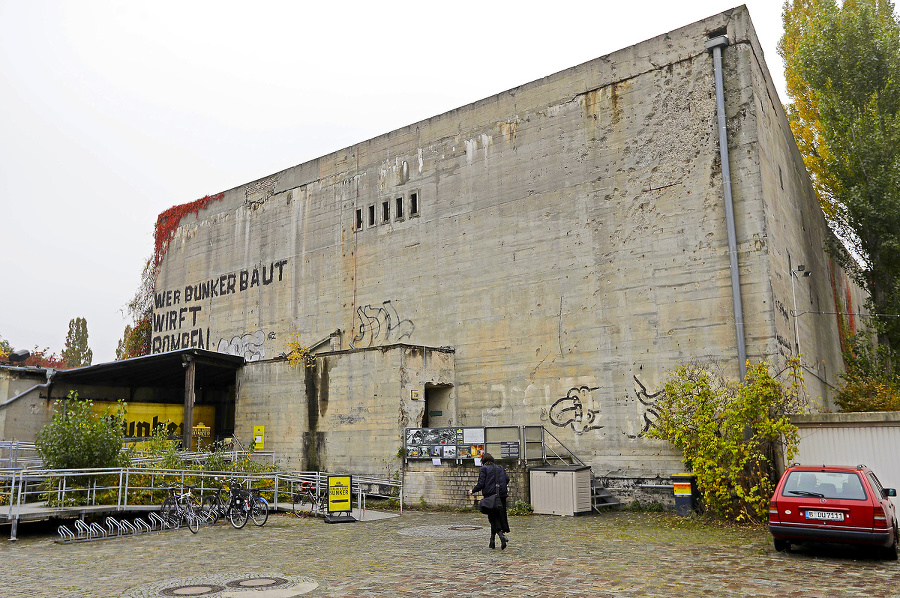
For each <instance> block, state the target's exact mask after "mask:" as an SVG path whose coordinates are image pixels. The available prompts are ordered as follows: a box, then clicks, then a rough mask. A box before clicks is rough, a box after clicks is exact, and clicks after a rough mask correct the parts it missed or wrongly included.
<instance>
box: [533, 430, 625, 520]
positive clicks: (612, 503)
mask: <svg viewBox="0 0 900 598" xmlns="http://www.w3.org/2000/svg"><path fill="white" fill-rule="evenodd" d="M541 428H542V436H543V435H549V436H550V438H552V439H553V440H555V441H556V443H557V444H558V445H559V447H560V449H561V450H559V451H557V450H555V449H554V448H553V446H552V445H550V444H548V443H547V442H546V439H545V438H542V439H541V444H542V445H543V452H544V462H545V463H550V461H551V460H554V461H557V462H559V463H564V464H567V465H581V466H584V467H589V466H588V465H587V464H586V463H585V462H584V461H582V460H581V459H579V458H578V457H577V456H576V455H575V453H573V452H572V451H571V450H570V449H569V448H568V447H567V446H566V445H564V444H563V443H562V442H561V441H560V440H559V438H557V437H556V436H554V435H553V433H552V432H550V431H549V430H547V429H546V428H544V427H543V426H541ZM620 504H622V503H620V502H619V500H618V499H617V498H616V497H615V496H613V495H612V494H611V493H610V492H609V490H607V489H606V488H605V487H604V486H603V484H601V483H600V481H599V480H598V479H597V476H595V475H594V471H593V470H591V510H592V511H594V512H596V513H602V512H603V509H609V508H615V507H617V506H618V505H620Z"/></svg>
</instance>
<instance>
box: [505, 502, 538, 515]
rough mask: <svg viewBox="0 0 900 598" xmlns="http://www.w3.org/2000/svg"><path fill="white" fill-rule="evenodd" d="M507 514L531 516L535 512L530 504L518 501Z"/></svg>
mask: <svg viewBox="0 0 900 598" xmlns="http://www.w3.org/2000/svg"><path fill="white" fill-rule="evenodd" d="M506 512H507V513H508V514H510V515H531V514H532V513H533V512H534V507H532V506H531V503H530V502H526V501H524V500H517V501H516V503H515V504H514V505H513V506H512V507H510V508H509V509H507V511H506Z"/></svg>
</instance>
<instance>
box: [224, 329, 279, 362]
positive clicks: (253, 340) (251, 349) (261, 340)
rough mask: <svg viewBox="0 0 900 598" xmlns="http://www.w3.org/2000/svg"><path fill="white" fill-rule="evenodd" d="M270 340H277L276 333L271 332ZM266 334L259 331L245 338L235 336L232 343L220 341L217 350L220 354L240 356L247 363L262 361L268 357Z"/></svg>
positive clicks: (244, 336) (246, 335) (226, 340)
mask: <svg viewBox="0 0 900 598" xmlns="http://www.w3.org/2000/svg"><path fill="white" fill-rule="evenodd" d="M268 338H269V339H274V338H275V333H274V332H270V333H269V335H268ZM265 345H266V333H265V332H263V331H262V330H257V331H256V332H254V333H251V334H245V335H243V336H235V337H233V338H232V339H231V340H230V341H229V340H228V339H225V338H223V339H220V340H219V346H218V347H217V348H216V350H217V351H218V352H219V353H228V354H229V355H239V356H241V357H243V358H244V359H246V360H247V361H260V360H261V359H265V357H266V346H265Z"/></svg>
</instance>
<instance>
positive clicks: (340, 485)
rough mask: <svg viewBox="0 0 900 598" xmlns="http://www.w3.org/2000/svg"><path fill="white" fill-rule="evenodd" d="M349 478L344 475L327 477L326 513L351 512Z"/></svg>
mask: <svg viewBox="0 0 900 598" xmlns="http://www.w3.org/2000/svg"><path fill="white" fill-rule="evenodd" d="M350 484H351V478H350V476H348V475H346V476H344V475H330V476H328V512H329V513H339V512H341V511H347V512H348V513H349V512H350V511H352V510H353V506H352V504H351V502H350Z"/></svg>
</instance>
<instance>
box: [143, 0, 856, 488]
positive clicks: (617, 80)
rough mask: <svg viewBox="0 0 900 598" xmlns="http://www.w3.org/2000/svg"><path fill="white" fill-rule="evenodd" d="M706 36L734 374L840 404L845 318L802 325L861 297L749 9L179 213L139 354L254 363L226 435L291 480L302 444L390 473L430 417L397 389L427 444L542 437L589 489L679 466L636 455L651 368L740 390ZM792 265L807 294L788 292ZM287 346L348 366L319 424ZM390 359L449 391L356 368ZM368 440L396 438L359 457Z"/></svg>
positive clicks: (793, 283)
mask: <svg viewBox="0 0 900 598" xmlns="http://www.w3.org/2000/svg"><path fill="white" fill-rule="evenodd" d="M721 35H727V36H728V39H729V45H727V46H726V47H724V49H723V61H724V95H725V107H726V112H727V135H728V149H729V152H730V159H729V163H730V168H731V173H732V192H733V197H734V206H735V221H736V237H737V258H738V264H739V279H740V293H741V298H742V302H743V319H744V330H745V340H746V347H747V354H748V358H749V359H750V360H752V361H760V360H770V361H772V362H773V364H774V365H776V366H779V365H782V364H783V363H784V360H785V359H786V358H787V357H789V356H791V355H794V354H796V353H797V352H798V347H799V349H800V352H802V353H803V362H804V366H805V370H806V373H807V375H806V384H807V392H808V393H809V395H810V397H811V398H812V399H813V400H814V401H816V402H818V403H820V404H821V405H822V406H824V407H829V406H831V402H830V401H831V399H830V397H829V392H830V388H831V386H832V385H835V384H836V382H837V378H836V374H838V373H839V371H840V368H841V363H842V361H841V355H840V338H839V330H838V321H837V319H836V318H835V316H834V315H822V314H819V313H811V312H838V311H843V310H845V309H844V308H846V307H848V306H847V305H846V302H847V300H848V298H849V300H850V301H851V302H855V303H857V304H858V303H859V301H860V298H861V295H860V293H859V291H858V290H857V289H855V288H853V287H852V286H851V285H850V283H849V282H848V280H847V278H846V276H845V274H844V273H843V272H841V271H840V270H839V268H838V267H837V266H836V265H835V264H833V263H831V261H830V259H829V258H828V256H827V254H826V253H825V251H824V242H825V239H826V237H827V236H828V235H829V232H828V229H827V226H826V223H825V220H824V218H823V216H822V213H821V210H820V208H819V206H818V203H817V201H816V197H815V194H814V192H813V190H812V187H811V185H810V183H809V180H808V177H807V174H806V171H805V169H804V166H803V162H802V160H801V157H800V155H799V152H798V150H797V148H796V144H795V142H794V140H793V137H792V135H791V132H790V128H789V126H788V122H787V120H786V117H785V113H784V110H783V109H782V106H781V103H780V101H779V98H778V96H777V93H776V91H775V88H774V85H773V83H772V80H771V77H770V75H769V73H768V70H767V67H766V64H765V61H764V58H763V54H762V50H761V48H760V45H759V42H758V40H757V38H756V34H755V32H754V30H753V27H752V24H751V22H750V18H749V14H748V12H747V10H746V8H745V7H739V8H736V9H733V10H729V11H726V12H724V13H721V14H719V15H715V16H712V17H709V18H708V19H705V20H703V21H700V22H697V23H693V24H691V25H688V26H686V27H682V28H681V29H677V30H675V31H672V32H669V33H667V34H664V35H661V36H658V37H656V38H653V39H650V40H648V41H645V42H642V43H640V44H637V45H635V46H632V47H630V48H626V49H623V50H620V51H618V52H615V53H613V54H610V55H607V56H603V57H601V58H598V59H596V60H593V61H590V62H587V63H584V64H581V65H578V66H575V67H572V68H570V69H568V70H565V71H562V72H559V73H555V74H552V75H548V76H547V77H545V78H543V79H540V80H538V81H534V82H531V83H527V84H525V85H522V86H520V87H517V88H515V89H511V90H508V91H505V92H503V93H499V94H497V95H495V96H492V97H489V98H486V99H483V100H481V101H478V102H475V103H473V104H469V105H467V106H463V107H460V108H458V109H456V110H453V111H450V112H447V113H445V114H441V115H438V116H435V117H433V118H430V119H428V120H425V121H421V122H417V123H414V124H411V125H409V126H407V127H404V128H401V129H398V130H395V131H391V132H390V133H387V134H384V135H381V136H379V137H376V138H374V139H370V140H368V141H363V142H360V143H358V144H356V145H353V146H351V147H348V148H345V149H343V150H340V151H337V152H334V153H332V154H329V155H327V156H322V157H321V158H318V159H315V160H312V161H310V162H306V163H304V164H300V165H298V166H295V167H292V168H288V169H286V170H283V171H281V172H277V173H275V174H272V175H270V176H266V177H264V178H261V179H259V180H257V181H253V182H250V183H247V184H246V185H242V186H240V187H237V188H234V189H230V190H228V191H225V192H224V193H223V194H221V195H220V196H216V197H213V198H211V199H207V200H206V201H204V202H203V204H202V206H201V205H196V206H195V207H196V209H195V210H192V209H187V208H186V209H185V210H182V215H183V217H181V218H180V220H179V221H178V226H177V228H175V229H174V232H173V234H172V236H171V239H170V240H169V241H168V245H167V250H166V251H165V253H164V255H163V254H162V253H160V254H159V255H160V258H161V262H160V267H159V274H158V278H157V280H156V296H157V301H156V308H155V311H154V330H153V342H152V350H153V352H162V351H168V350H172V349H175V348H179V347H184V346H194V347H201V348H206V349H211V350H218V351H223V352H230V353H234V354H239V355H243V356H244V357H245V358H246V359H247V360H248V361H250V362H251V363H250V364H248V365H247V366H246V367H245V368H244V370H243V372H242V373H240V374H239V383H238V392H237V396H236V423H235V429H236V430H237V431H241V430H249V429H250V427H251V426H255V425H266V426H272V428H271V429H272V430H273V432H274V431H276V430H277V431H278V432H277V433H273V434H268V433H267V436H266V449H267V450H268V449H271V450H276V451H279V450H283V451H284V452H285V453H286V454H291V455H305V457H304V459H307V460H305V461H304V460H302V459H301V461H302V463H310V461H309V460H308V458H309V457H310V455H311V454H312V453H311V452H310V450H309V444H308V442H307V444H305V445H304V444H303V442H304V441H303V440H301V437H302V436H303V435H304V434H307V436H308V437H309V433H314V434H326V435H325V436H322V438H323V439H326V440H324V441H325V442H329V443H333V444H331V446H332V447H333V448H332V449H331V450H324V451H323V450H321V449H322V447H318V448H316V451H318V453H317V454H318V455H319V457H321V456H322V455H325V456H326V457H327V458H324V461H323V460H319V458H318V457H317V458H316V462H315V464H316V465H318V466H320V467H322V468H323V469H340V468H343V467H347V466H349V464H350V463H351V462H353V463H355V462H357V461H359V460H361V459H368V462H369V463H370V465H371V466H372V467H371V468H375V467H376V464H377V463H378V462H379V461H382V460H385V459H387V458H390V457H391V456H392V455H394V453H395V452H396V447H397V446H399V444H400V443H402V428H403V427H404V426H417V425H422V421H421V419H420V418H421V417H422V416H424V415H425V414H427V413H429V411H430V410H429V407H428V405H424V406H423V407H422V408H420V409H418V411H415V412H414V414H413V417H410V413H411V412H410V408H411V405H410V403H409V399H410V396H411V395H408V394H406V393H408V392H409V393H412V392H413V391H415V390H420V391H422V392H423V393H424V391H425V390H426V389H429V388H432V389H434V388H440V389H442V390H441V393H440V394H439V395H438V394H433V395H432V397H431V399H430V400H432V401H441V402H442V405H444V406H446V408H442V409H440V410H435V412H440V413H442V414H443V415H442V417H443V418H444V419H443V420H442V421H441V423H442V424H445V425H459V426H481V425H485V426H493V425H520V424H544V425H545V426H546V427H547V428H549V429H551V430H552V431H553V432H554V433H555V434H556V435H557V436H558V437H559V438H560V439H561V440H563V441H564V442H565V443H566V444H567V445H568V446H569V447H570V448H571V449H573V451H574V452H575V453H576V454H578V455H579V456H580V457H581V458H583V459H585V460H586V461H587V462H589V463H590V464H591V465H592V466H593V468H594V471H595V472H596V473H597V474H598V475H602V476H610V475H621V476H645V475H658V474H663V475H665V474H669V473H674V472H676V471H679V470H680V469H681V468H682V464H681V460H680V457H679V456H678V455H677V454H675V453H674V452H673V451H672V450H671V448H670V447H669V445H668V444H667V443H665V442H660V441H654V440H650V439H647V438H644V437H643V436H642V432H643V431H644V430H645V429H646V427H647V426H648V425H650V423H651V422H652V421H653V418H654V417H655V412H654V397H655V396H656V395H657V393H658V392H659V391H660V390H661V387H662V384H663V381H664V379H665V375H666V372H668V371H669V370H671V369H672V368H674V367H676V366H678V365H681V364H684V363H685V362H688V361H689V360H691V359H693V358H699V359H709V360H717V361H720V362H721V363H723V364H724V365H725V369H726V372H728V373H729V374H731V375H734V376H735V377H737V375H738V357H737V355H738V353H737V336H736V327H735V312H734V303H733V299H732V292H731V273H730V268H729V248H728V243H727V238H726V222H725V208H724V204H723V185H722V168H721V166H722V164H721V162H720V158H719V155H720V153H719V142H718V133H717V124H716V122H717V112H716V99H715V98H716V94H715V81H714V71H713V58H712V56H711V54H710V52H709V51H708V50H707V48H706V47H705V46H706V42H707V41H708V40H709V39H710V38H713V37H718V36H721ZM801 265H802V266H803V267H804V269H805V271H809V272H812V274H813V275H812V276H810V277H796V278H795V277H793V276H791V274H790V272H791V271H794V272H796V271H797V268H798V267H799V266H801ZM836 303H837V305H842V306H843V307H842V308H836V307H837V306H836ZM845 311H853V310H852V309H846V310H845ZM803 312H809V313H803ZM800 313H803V315H802V316H798V315H796V314H800ZM293 334H296V335H297V338H299V339H300V340H301V342H303V343H305V344H309V345H317V344H318V343H319V340H320V339H323V338H328V339H330V343H331V344H330V345H329V346H328V349H329V351H330V352H332V353H333V354H335V355H338V354H343V355H344V356H345V357H344V359H343V361H342V362H341V363H342V364H343V366H342V367H343V368H344V369H343V370H342V371H341V376H342V378H341V380H340V383H334V378H331V379H325V380H324V381H323V380H322V379H321V371H320V372H319V373H318V374H316V375H318V376H320V378H319V383H320V384H319V385H318V386H315V388H314V392H316V393H321V392H322V391H323V388H324V389H325V392H326V393H327V397H328V401H327V409H328V410H329V413H328V414H327V415H326V416H325V417H320V415H322V414H320V413H318V411H317V410H318V409H319V408H320V407H321V404H322V401H321V398H318V399H316V401H315V404H312V403H311V402H310V396H309V389H310V388H312V387H311V386H310V385H309V384H308V383H307V378H308V376H307V374H306V373H305V372H300V371H297V370H296V368H295V369H292V368H290V367H289V366H288V364H287V363H286V362H284V361H281V360H278V359H277V358H278V356H279V355H280V354H281V353H282V352H284V351H286V344H287V341H288V340H289V339H290V338H291V335H293ZM397 344H402V345H408V346H419V347H422V348H423V351H424V350H425V348H428V351H439V349H438V348H441V347H447V348H451V349H452V356H453V359H452V361H453V367H452V372H453V379H452V380H447V379H440V380H430V379H426V378H425V377H416V376H417V375H419V374H415V373H413V374H410V373H409V371H408V370H407V369H405V368H404V367H402V366H401V365H400V364H399V363H394V362H392V358H391V357H390V356H389V355H387V354H385V356H383V358H379V359H370V358H368V357H365V356H364V355H365V354H367V353H366V351H364V350H369V351H371V350H372V349H373V348H378V347H383V346H388V345H397ZM396 351H398V352H399V353H398V354H397V355H398V356H397V357H396V358H397V359H400V358H401V357H400V356H402V354H403V352H404V351H405V349H402V348H399V349H396ZM341 352H344V353H341ZM441 355H443V354H441ZM323 359H326V358H324V357H320V358H319V359H318V361H319V362H320V363H321V362H322V361H323ZM328 359H332V360H336V359H337V357H333V358H328ZM382 366H386V367H387V369H386V370H384V371H382V372H381V373H379V372H378V369H379V368H380V367H382ZM424 371H425V369H423V368H420V369H419V370H418V372H419V373H420V374H422V375H423V376H424V374H423V372H424ZM386 373H387V374H390V375H392V376H396V377H398V379H399V377H402V376H409V375H412V377H411V378H408V379H406V380H405V381H404V383H403V384H399V383H394V382H393V381H390V380H385V379H384V376H385V375H386ZM322 384H324V385H325V386H324V387H323V386H322ZM426 402H427V401H426ZM361 406H362V407H365V409H358V408H359V407H361ZM354 409H356V410H355V411H354ZM314 412H315V413H314ZM291 414H302V417H300V416H295V415H291ZM310 414H313V416H314V417H313V419H314V420H315V421H316V428H315V430H313V429H311V428H310V426H309V422H310V421H311V419H310ZM447 414H451V415H450V416H448V415H447ZM338 415H342V417H338ZM417 418H419V419H417ZM432 423H433V422H432ZM373 425H374V428H373ZM381 426H386V427H387V428H388V429H389V432H388V433H387V436H389V437H391V438H393V439H394V441H393V444H392V443H391V442H390V441H386V442H384V443H381V444H378V446H381V447H382V448H381V449H379V450H378V451H376V453H377V454H373V452H372V447H373V444H371V442H372V440H373V439H374V434H376V433H375V432H374V429H375V428H378V427H381ZM328 432H334V435H332V437H331V439H330V440H328V439H327V438H328V437H327V433H328ZM340 434H345V435H346V438H345V440H344V441H338V440H337V438H338V436H339V435H340ZM388 446H389V447H391V448H390V450H388V449H387V448H386V447H388ZM304 447H305V448H304Z"/></svg>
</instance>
